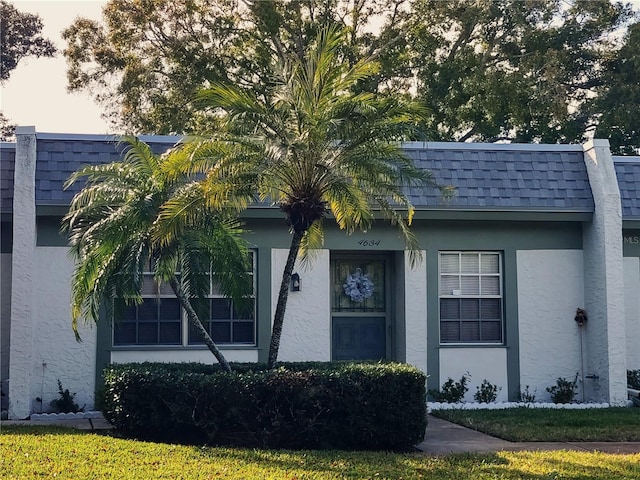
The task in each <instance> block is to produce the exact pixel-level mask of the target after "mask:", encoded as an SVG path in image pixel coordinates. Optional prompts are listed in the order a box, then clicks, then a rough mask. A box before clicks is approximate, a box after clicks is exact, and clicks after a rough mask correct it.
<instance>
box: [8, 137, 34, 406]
mask: <svg viewBox="0 0 640 480" xmlns="http://www.w3.org/2000/svg"><path fill="white" fill-rule="evenodd" d="M16 138H17V141H16V142H17V146H16V158H15V171H14V187H13V252H12V254H13V255H12V256H13V265H12V269H11V340H10V348H11V358H10V363H9V418H10V419H20V418H26V417H27V416H28V415H29V414H30V413H31V390H32V384H33V380H32V377H33V368H32V362H31V355H32V353H33V333H34V330H35V328H36V326H35V325H34V316H33V315H34V314H33V297H34V290H33V284H32V282H33V278H34V276H36V275H37V273H36V271H35V269H34V268H35V265H34V263H35V260H34V251H35V247H36V203H35V174H36V135H35V128H34V127H19V128H18V129H17V130H16Z"/></svg>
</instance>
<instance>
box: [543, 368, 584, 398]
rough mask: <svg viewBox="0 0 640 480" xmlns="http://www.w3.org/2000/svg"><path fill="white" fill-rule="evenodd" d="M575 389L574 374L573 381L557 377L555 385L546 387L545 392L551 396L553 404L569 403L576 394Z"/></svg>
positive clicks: (576, 382)
mask: <svg viewBox="0 0 640 480" xmlns="http://www.w3.org/2000/svg"><path fill="white" fill-rule="evenodd" d="M577 387H578V374H577V373H576V378H575V379H574V380H573V381H570V380H567V379H566V378H560V377H558V379H557V380H556V384H555V385H553V386H551V387H547V392H549V393H550V394H551V401H552V402H553V403H571V402H573V400H574V399H575V398H576V394H577V393H578V390H577Z"/></svg>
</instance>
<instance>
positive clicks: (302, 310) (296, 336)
mask: <svg viewBox="0 0 640 480" xmlns="http://www.w3.org/2000/svg"><path fill="white" fill-rule="evenodd" d="M287 254H288V250H286V249H273V250H272V251H271V266H272V268H271V285H272V292H271V318H272V319H273V314H274V312H275V308H276V304H277V301H278V291H279V290H280V283H281V281H282V271H283V270H284V265H285V263H286V261H287ZM294 272H297V273H298V274H299V275H300V283H301V290H300V291H299V292H291V291H290V292H289V300H288V302H287V310H286V313H285V318H284V325H283V327H282V337H281V341H280V350H279V353H278V360H281V361H328V360H331V295H330V283H331V282H330V266H329V250H319V251H318V252H316V253H315V256H314V258H313V260H312V261H311V262H308V263H307V264H306V265H305V266H304V267H302V266H301V265H300V259H298V260H297V261H296V265H295V268H294Z"/></svg>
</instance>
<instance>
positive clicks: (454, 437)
mask: <svg viewBox="0 0 640 480" xmlns="http://www.w3.org/2000/svg"><path fill="white" fill-rule="evenodd" d="M4 425H60V426H63V427H71V428H77V429H79V430H108V429H111V428H113V427H112V426H111V425H110V424H109V423H108V422H107V421H106V420H105V419H104V418H74V419H42V420H4V421H2V422H0V431H1V430H2V426H4ZM416 448H417V449H418V450H420V451H422V452H423V453H424V454H426V455H448V454H452V453H490V452H499V451H503V450H504V451H511V452H517V451H523V450H581V451H586V452H593V451H596V452H604V453H640V442H509V441H507V440H502V439H500V438H496V437H492V436H490V435H486V434H484V433H480V432H477V431H475V430H471V429H469V428H465V427H461V426H460V425H456V424H455V423H451V422H447V421H446V420H442V419H440V418H436V417H433V416H431V415H429V424H428V426H427V432H426V436H425V440H424V441H423V442H422V443H420V444H419V445H416Z"/></svg>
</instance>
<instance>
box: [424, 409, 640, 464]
mask: <svg viewBox="0 0 640 480" xmlns="http://www.w3.org/2000/svg"><path fill="white" fill-rule="evenodd" d="M417 448H418V449H419V450H421V451H422V452H424V453H425V454H427V455H447V454H451V453H489V452H499V451H503V450H505V451H513V452H515V451H522V450H581V451H586V452H593V451H596V452H604V453H640V442H509V441H507V440H502V439H500V438H496V437H492V436H490V435H486V434H484V433H480V432H477V431H475V430H471V429H469V428H465V427H461V426H460V425H456V424H455V423H451V422H447V421H446V420H442V419H440V418H436V417H433V416H431V415H429V424H428V426H427V433H426V436H425V440H424V442H422V443H421V444H419V445H417Z"/></svg>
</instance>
